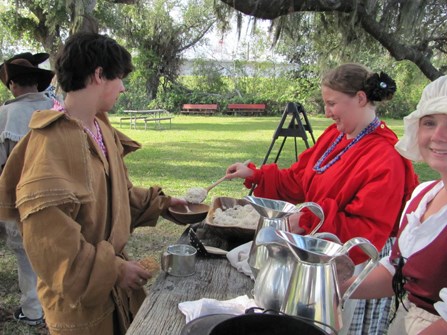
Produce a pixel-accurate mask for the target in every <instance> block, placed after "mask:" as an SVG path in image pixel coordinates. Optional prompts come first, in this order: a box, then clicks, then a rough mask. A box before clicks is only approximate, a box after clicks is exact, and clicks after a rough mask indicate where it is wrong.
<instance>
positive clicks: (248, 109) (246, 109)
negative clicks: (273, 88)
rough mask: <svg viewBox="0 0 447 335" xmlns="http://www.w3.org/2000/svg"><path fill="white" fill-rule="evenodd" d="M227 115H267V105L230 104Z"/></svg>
mask: <svg viewBox="0 0 447 335" xmlns="http://www.w3.org/2000/svg"><path fill="white" fill-rule="evenodd" d="M226 113H227V114H234V115H236V114H237V113H240V114H250V115H255V114H257V115H261V114H264V113H265V104H228V106H227V111H226Z"/></svg>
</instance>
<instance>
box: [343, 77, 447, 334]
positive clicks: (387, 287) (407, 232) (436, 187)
mask: <svg viewBox="0 0 447 335" xmlns="http://www.w3.org/2000/svg"><path fill="white" fill-rule="evenodd" d="M404 127H405V133H404V136H403V138H402V139H401V140H400V141H399V142H398V143H397V144H396V149H397V151H398V152H399V153H400V154H401V155H402V156H404V157H406V158H408V159H411V160H413V161H424V162H425V163H427V164H428V165H429V166H430V167H431V168H432V169H433V170H435V171H437V172H438V173H439V174H440V177H441V178H440V180H436V181H430V182H425V183H422V184H420V185H419V186H418V187H417V188H416V189H415V190H414V192H413V194H412V197H411V199H410V200H409V201H408V203H407V205H406V208H405V210H404V212H403V215H402V217H401V223H400V230H399V233H398V240H397V241H396V243H395V244H394V246H393V249H392V251H391V254H390V256H389V257H386V258H384V259H382V261H381V263H380V266H378V267H377V268H376V269H375V270H374V271H373V272H371V273H370V275H369V276H368V277H367V278H366V279H365V281H364V282H363V283H362V284H361V285H360V286H359V288H358V289H357V290H356V292H354V294H353V295H352V296H351V298H363V299H364V298H367V299H368V298H378V297H385V296H392V295H395V298H396V300H395V301H396V307H397V312H396V314H395V315H394V318H393V319H394V320H393V321H392V322H391V325H390V328H389V332H388V334H390V335H393V334H409V335H412V334H446V333H447V322H446V321H445V320H444V319H443V318H442V317H441V316H440V314H441V315H442V311H443V308H444V307H445V305H444V304H445V303H442V302H441V301H440V298H442V297H443V294H445V289H444V290H441V289H442V288H445V287H447V253H446V252H445V246H446V245H447V220H446V215H447V76H443V77H440V78H438V79H437V80H435V81H434V82H432V83H430V84H429V85H427V87H426V88H425V89H424V91H423V93H422V97H421V100H420V101H419V104H418V106H417V109H416V110H415V111H414V112H413V113H411V114H410V115H408V116H407V117H405V118H404ZM352 280H353V279H352ZM352 280H350V281H348V282H347V283H346V287H348V285H349V284H350V283H351V282H352ZM440 294H441V297H440ZM443 299H445V297H444V298H443ZM440 311H441V312H440Z"/></svg>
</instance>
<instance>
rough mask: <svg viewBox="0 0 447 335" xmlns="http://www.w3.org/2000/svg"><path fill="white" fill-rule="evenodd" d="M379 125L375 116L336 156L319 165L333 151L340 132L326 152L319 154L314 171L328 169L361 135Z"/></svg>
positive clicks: (341, 136)
mask: <svg viewBox="0 0 447 335" xmlns="http://www.w3.org/2000/svg"><path fill="white" fill-rule="evenodd" d="M379 125H380V120H379V118H378V117H377V116H376V117H375V118H374V120H373V121H372V122H371V123H370V124H369V125H368V126H367V127H366V128H365V129H363V130H362V131H361V132H360V133H359V134H358V135H357V136H356V137H355V138H354V139H353V140H352V141H351V143H349V144H348V145H347V146H346V148H344V149H343V150H342V151H340V152H339V153H338V155H337V156H335V157H334V158H332V159H331V161H330V162H329V163H327V164H326V165H325V166H321V164H323V162H324V160H325V159H326V158H327V156H329V154H330V153H331V152H332V151H334V149H335V147H336V146H337V144H338V143H340V141H341V140H342V138H343V136H344V135H345V134H344V133H341V134H340V135H338V137H337V138H336V139H335V141H334V143H332V145H331V146H330V147H329V148H328V149H327V150H326V152H325V153H324V154H323V156H321V158H320V159H319V160H318V161H317V163H316V164H315V165H314V171H315V172H316V173H318V174H320V173H323V172H324V171H326V170H327V169H329V168H330V167H331V166H332V165H334V164H335V163H336V162H337V161H338V160H340V158H341V156H342V155H343V154H344V153H345V152H346V151H348V150H349V148H351V147H352V146H353V145H354V144H356V143H357V142H358V141H360V140H361V139H362V138H363V137H365V136H366V135H368V134H370V133H372V132H373V131H374V130H376V128H377V127H378V126H379Z"/></svg>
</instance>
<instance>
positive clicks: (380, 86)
mask: <svg viewBox="0 0 447 335" xmlns="http://www.w3.org/2000/svg"><path fill="white" fill-rule="evenodd" d="M364 91H365V93H366V96H367V97H368V99H369V100H371V101H383V100H390V99H391V98H392V97H393V95H394V92H396V82H395V81H394V80H393V79H392V78H391V77H390V76H389V75H387V74H386V73H385V72H380V74H377V73H374V74H373V75H372V76H370V77H369V78H368V79H366V82H365V89H364Z"/></svg>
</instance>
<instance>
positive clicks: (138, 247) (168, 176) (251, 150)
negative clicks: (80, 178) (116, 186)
mask: <svg viewBox="0 0 447 335" xmlns="http://www.w3.org/2000/svg"><path fill="white" fill-rule="evenodd" d="M110 119H111V121H112V123H113V125H114V126H115V127H117V128H118V129H120V130H121V131H122V132H124V133H125V134H127V135H128V136H130V137H131V138H133V139H135V140H136V141H138V142H140V143H141V144H142V146H143V148H142V149H141V150H138V151H137V152H135V153H132V154H130V155H128V156H127V157H126V163H127V167H128V169H129V174H130V178H131V180H132V182H133V183H134V184H135V185H137V186H145V187H149V186H151V185H156V184H157V185H161V186H162V187H163V189H164V191H165V193H167V194H169V195H172V196H183V195H184V194H185V193H186V191H187V190H188V189H189V188H191V187H206V186H209V185H210V184H211V183H213V182H214V181H216V180H217V179H219V178H220V177H222V176H223V175H224V174H225V170H226V168H227V166H229V165H230V164H232V163H234V162H237V161H239V162H244V161H246V160H248V159H249V160H251V161H252V162H254V163H255V164H256V165H260V164H261V163H262V161H263V160H264V157H265V155H266V153H267V150H268V148H269V146H270V144H271V142H272V139H273V138H272V137H273V134H274V131H275V130H276V128H277V127H278V124H279V122H280V119H281V118H280V116H276V117H230V116H222V117H220V116H212V117H206V116H205V117H203V116H176V117H175V118H174V119H173V120H172V128H169V123H166V124H162V126H163V127H164V128H165V129H164V130H157V129H155V125H154V124H149V125H148V130H144V129H143V128H144V124H143V123H141V124H139V129H137V130H131V129H129V124H128V123H126V124H124V123H123V127H122V128H119V116H113V115H112V116H111V117H110ZM386 122H387V123H388V125H389V126H390V127H391V128H392V129H393V130H394V131H395V132H396V133H397V135H398V136H402V134H403V122H402V121H399V120H386ZM310 123H311V126H312V128H313V130H314V136H315V137H316V138H317V137H318V136H319V135H320V134H321V133H322V131H323V130H324V129H325V128H326V127H327V126H328V125H329V124H331V120H327V119H325V118H322V117H321V118H315V117H314V118H311V119H310ZM286 124H288V123H286ZM282 140H283V138H279V139H278V140H277V141H276V143H275V146H274V148H273V150H272V153H271V155H270V159H269V162H272V161H273V160H274V159H275V157H276V154H277V152H278V148H279V146H280V144H281V143H282ZM309 143H312V142H311V139H310V138H309ZM297 144H298V151H299V152H301V151H303V150H304V149H305V145H304V142H303V141H302V139H300V138H298V139H297ZM293 162H295V153H294V138H292V137H291V138H287V140H286V142H285V145H284V148H283V150H282V152H281V155H280V157H279V160H278V165H279V166H280V167H283V168H285V167H288V166H290V165H291V164H292V163H293ZM415 169H416V171H417V173H418V174H419V176H420V180H421V181H424V180H431V179H436V178H438V175H437V174H436V173H434V172H433V171H431V170H430V169H429V168H428V167H427V166H426V165H425V164H417V165H415ZM247 194H248V190H247V189H245V188H244V186H243V185H242V181H241V180H234V181H225V182H223V183H221V184H220V185H218V186H217V187H216V188H214V189H213V190H212V191H211V192H210V195H209V197H208V198H207V200H206V201H205V202H206V203H210V202H211V199H212V197H213V196H229V197H237V198H238V197H242V196H244V195H247ZM184 229H185V227H183V226H178V225H175V224H172V223H170V222H168V221H166V220H164V219H161V220H160V222H159V224H158V225H157V227H154V228H152V227H151V228H140V229H137V230H136V232H135V233H134V234H133V236H132V238H131V240H130V241H129V246H128V251H129V254H130V255H131V256H132V257H133V258H135V259H138V258H140V257H146V256H149V255H150V256H154V257H157V258H158V256H159V253H160V251H161V250H163V249H164V248H165V247H166V245H168V244H170V243H172V242H174V241H175V240H177V239H178V237H179V236H180V234H181V233H182V231H183V230H184ZM15 269H16V265H15V259H14V256H13V254H12V253H11V251H10V250H9V249H8V248H7V247H6V245H5V242H4V240H2V239H1V238H0V333H1V334H5V335H17V334H47V333H46V331H45V329H42V328H39V329H34V328H30V327H27V326H21V325H17V324H16V323H15V322H14V321H13V320H12V319H11V313H12V312H13V311H14V309H15V308H16V307H17V306H18V304H19V300H20V295H19V290H18V285H17V283H16V281H17V276H16V274H15Z"/></svg>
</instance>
